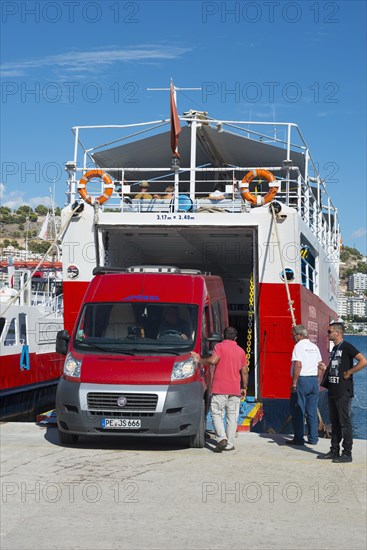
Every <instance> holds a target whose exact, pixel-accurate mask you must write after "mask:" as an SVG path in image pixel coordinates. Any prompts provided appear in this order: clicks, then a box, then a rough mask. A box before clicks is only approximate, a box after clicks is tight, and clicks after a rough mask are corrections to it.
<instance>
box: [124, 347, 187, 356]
mask: <svg viewBox="0 0 367 550" xmlns="http://www.w3.org/2000/svg"><path fill="white" fill-rule="evenodd" d="M135 351H141V350H135ZM144 352H153V353H167V354H168V355H180V354H179V352H178V351H175V350H173V349H162V348H149V349H147V350H144Z"/></svg>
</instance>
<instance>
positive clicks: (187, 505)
mask: <svg viewBox="0 0 367 550" xmlns="http://www.w3.org/2000/svg"><path fill="white" fill-rule="evenodd" d="M1 443H2V445H1V459H2V477H3V480H2V508H1V526H2V533H1V536H2V541H1V548H2V549H3V550H8V549H9V550H10V549H19V550H21V549H27V550H28V549H30V548H38V549H40V550H42V549H46V548H47V549H48V548H54V549H62V550H65V549H72V548H78V549H84V548H85V549H88V550H94V549H102V548H103V549H105V550H107V549H113V548H126V549H129V550H132V549H135V548H136V549H137V548H143V549H145V548H149V549H151V550H154V549H158V548H159V549H181V548H182V549H183V548H193V549H196V548H197V549H199V548H200V549H203V548H224V549H227V548H228V549H229V548H231V549H232V548H239V549H243V548H259V549H260V548H261V549H268V548H272V549H278V548H279V549H280V548H282V549H288V548H289V549H291V548H292V549H293V548H295V549H305V548H323V549H325V550H326V549H329V548H330V549H335V548H340V545H341V541H345V540H346V536H347V537H348V547H349V548H353V549H354V550H358V549H365V547H366V524H367V523H366V450H367V446H366V441H362V440H356V441H355V444H354V449H353V451H354V452H353V460H354V461H353V463H352V464H333V463H330V461H320V460H316V455H317V453H319V452H326V451H327V450H328V448H329V444H330V440H326V439H323V440H320V442H319V444H318V445H317V447H307V446H305V447H304V448H292V447H291V448H290V447H289V446H287V445H285V439H284V437H283V436H281V435H275V434H255V433H241V434H239V436H238V438H237V439H236V449H235V451H233V452H231V453H221V454H215V453H212V452H211V450H210V447H211V444H210V440H208V443H207V447H206V448H204V449H188V448H184V447H182V446H181V445H180V443H178V442H177V441H174V440H166V441H163V442H162V440H152V439H149V440H140V439H139V440H137V439H132V438H131V439H124V440H121V439H113V438H111V439H110V438H104V439H103V440H102V439H99V438H98V439H86V438H81V439H80V442H78V444H77V445H75V446H73V447H69V448H64V447H61V446H60V445H59V443H58V438H57V430H56V428H55V427H53V426H40V425H36V424H30V423H4V424H2V425H1ZM346 528H347V530H348V534H347V535H346Z"/></svg>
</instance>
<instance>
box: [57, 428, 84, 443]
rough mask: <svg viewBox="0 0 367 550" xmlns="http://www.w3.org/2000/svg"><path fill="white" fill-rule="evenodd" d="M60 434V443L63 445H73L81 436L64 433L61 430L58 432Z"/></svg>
mask: <svg viewBox="0 0 367 550" xmlns="http://www.w3.org/2000/svg"><path fill="white" fill-rule="evenodd" d="M58 432H59V440H60V443H62V444H63V445H73V444H74V443H76V442H77V441H78V439H79V436H78V435H76V434H68V433H66V432H62V431H61V430H58Z"/></svg>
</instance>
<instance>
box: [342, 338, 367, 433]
mask: <svg viewBox="0 0 367 550" xmlns="http://www.w3.org/2000/svg"><path fill="white" fill-rule="evenodd" d="M344 339H345V340H346V341H347V342H350V343H351V344H353V346H354V347H355V348H357V350H358V351H360V352H361V353H363V355H364V356H365V357H367V336H356V335H351V334H346V335H345V338H344ZM353 379H354V399H353V401H352V424H353V437H355V438H356V439H367V367H365V368H364V369H363V370H362V371H360V372H357V373H356V374H354V375H353Z"/></svg>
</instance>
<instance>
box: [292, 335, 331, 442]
mask: <svg viewBox="0 0 367 550" xmlns="http://www.w3.org/2000/svg"><path fill="white" fill-rule="evenodd" d="M292 338H293V340H294V341H295V343H296V345H295V346H294V348H293V354H292V367H291V377H292V385H291V395H290V408H291V412H292V424H293V431H294V438H293V439H291V440H290V441H287V442H286V443H287V444H288V445H304V429H305V415H306V422H307V428H308V443H309V444H310V445H316V443H317V441H318V418H317V407H318V401H319V381H318V369H323V368H325V365H324V363H323V362H322V359H321V354H320V350H319V348H318V347H317V346H316V345H315V344H313V343H312V342H310V340H309V339H308V335H307V329H306V328H305V327H304V326H303V325H296V326H294V327H293V328H292Z"/></svg>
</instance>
